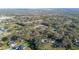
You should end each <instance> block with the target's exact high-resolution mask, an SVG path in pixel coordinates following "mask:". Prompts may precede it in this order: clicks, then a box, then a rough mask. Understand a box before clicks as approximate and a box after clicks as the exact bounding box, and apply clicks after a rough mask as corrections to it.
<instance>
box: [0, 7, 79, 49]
mask: <svg viewBox="0 0 79 59" xmlns="http://www.w3.org/2000/svg"><path fill="white" fill-rule="evenodd" d="M1 10H2V9H1ZM1 10H0V50H78V49H79V9H78V8H74V9H72V8H65V9H63V8H59V9H57V8H49V9H48V8H46V9H3V11H4V12H2V11H1ZM5 11H6V12H5Z"/></svg>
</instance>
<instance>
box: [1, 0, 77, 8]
mask: <svg viewBox="0 0 79 59" xmlns="http://www.w3.org/2000/svg"><path fill="white" fill-rule="evenodd" d="M78 7H79V0H0V8H78Z"/></svg>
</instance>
